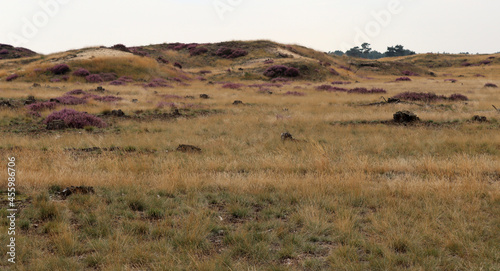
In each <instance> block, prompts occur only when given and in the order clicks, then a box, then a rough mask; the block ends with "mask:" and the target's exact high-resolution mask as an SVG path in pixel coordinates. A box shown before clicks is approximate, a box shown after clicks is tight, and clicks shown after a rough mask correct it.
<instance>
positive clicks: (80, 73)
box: [73, 68, 90, 77]
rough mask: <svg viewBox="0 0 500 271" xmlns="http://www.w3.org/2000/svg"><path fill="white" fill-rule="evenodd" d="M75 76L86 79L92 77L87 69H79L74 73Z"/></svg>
mask: <svg viewBox="0 0 500 271" xmlns="http://www.w3.org/2000/svg"><path fill="white" fill-rule="evenodd" d="M73 75H74V76H79V77H85V76H88V75H90V72H89V71H88V70H87V69H84V68H78V69H77V70H76V71H74V72H73Z"/></svg>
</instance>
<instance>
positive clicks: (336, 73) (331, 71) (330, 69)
mask: <svg viewBox="0 0 500 271" xmlns="http://www.w3.org/2000/svg"><path fill="white" fill-rule="evenodd" d="M328 71H330V74H332V75H334V76H339V75H340V73H339V72H338V71H336V70H335V69H334V68H329V69H328Z"/></svg>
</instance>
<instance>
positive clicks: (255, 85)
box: [248, 83, 283, 88]
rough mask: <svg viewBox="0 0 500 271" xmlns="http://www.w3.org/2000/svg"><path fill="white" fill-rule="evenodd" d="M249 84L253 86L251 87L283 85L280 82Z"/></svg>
mask: <svg viewBox="0 0 500 271" xmlns="http://www.w3.org/2000/svg"><path fill="white" fill-rule="evenodd" d="M248 86H249V87H251V88H263V87H276V88H280V87H283V85H282V84H278V83H262V84H253V85H248Z"/></svg>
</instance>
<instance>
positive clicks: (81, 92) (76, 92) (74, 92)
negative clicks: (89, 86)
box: [65, 89, 86, 95]
mask: <svg viewBox="0 0 500 271" xmlns="http://www.w3.org/2000/svg"><path fill="white" fill-rule="evenodd" d="M82 94H86V92H85V91H83V90H81V89H74V90H72V91H68V92H66V93H65V95H82Z"/></svg>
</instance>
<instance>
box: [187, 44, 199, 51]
mask: <svg viewBox="0 0 500 271" xmlns="http://www.w3.org/2000/svg"><path fill="white" fill-rule="evenodd" d="M196 47H198V43H190V44H188V46H187V47H186V49H188V50H190V51H191V50H193V49H195V48H196Z"/></svg>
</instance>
